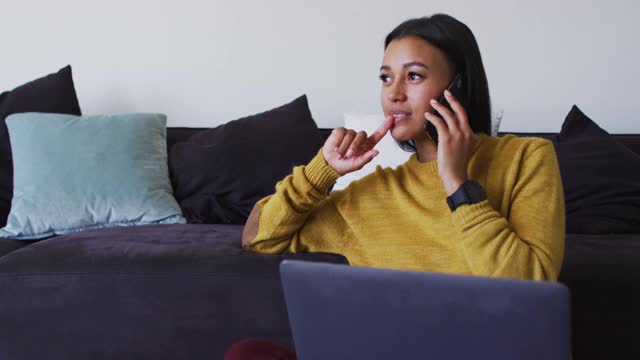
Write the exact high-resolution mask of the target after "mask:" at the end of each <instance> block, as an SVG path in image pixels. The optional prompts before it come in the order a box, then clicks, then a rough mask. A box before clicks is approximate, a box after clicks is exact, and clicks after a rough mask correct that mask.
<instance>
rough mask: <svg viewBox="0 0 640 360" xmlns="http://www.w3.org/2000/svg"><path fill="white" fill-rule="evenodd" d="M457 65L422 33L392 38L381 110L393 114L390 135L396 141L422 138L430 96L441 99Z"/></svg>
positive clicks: (383, 75)
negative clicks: (454, 66) (451, 62)
mask: <svg viewBox="0 0 640 360" xmlns="http://www.w3.org/2000/svg"><path fill="white" fill-rule="evenodd" d="M453 72H454V69H453V66H452V65H451V64H449V62H448V61H447V59H446V57H445V55H444V52H442V50H440V49H438V48H436V47H435V46H433V45H431V44H430V43H428V42H427V41H425V40H423V39H421V38H419V37H414V36H411V37H404V38H399V39H396V40H393V41H391V43H389V45H388V46H387V49H386V50H385V52H384V59H383V63H382V67H380V79H381V80H382V92H381V95H382V96H381V101H382V110H383V111H384V114H385V116H389V115H393V116H394V124H393V126H392V127H391V136H392V137H393V138H394V139H395V140H397V141H408V140H412V139H413V140H415V141H417V142H418V141H422V140H425V139H426V138H427V137H428V136H427V135H426V133H425V131H424V123H425V121H426V119H425V117H424V113H425V112H431V111H433V109H432V107H431V105H430V104H429V100H431V99H436V100H437V99H438V98H440V96H441V95H442V93H443V92H444V90H445V89H446V88H447V86H449V83H450V82H451V80H452V79H453V76H454V74H453Z"/></svg>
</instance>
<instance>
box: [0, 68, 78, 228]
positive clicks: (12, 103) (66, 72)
mask: <svg viewBox="0 0 640 360" xmlns="http://www.w3.org/2000/svg"><path fill="white" fill-rule="evenodd" d="M23 112H45V113H59V114H70V115H81V113H80V105H79V104H78V98H77V96H76V90H75V88H74V86H73V78H72V76H71V66H66V67H64V68H62V69H60V71H58V72H57V73H54V74H50V75H47V76H45V77H42V78H40V79H37V80H33V81H31V82H28V83H26V84H24V85H21V86H19V87H17V88H15V89H13V90H11V91H6V92H3V93H2V94H0V227H4V226H5V225H6V224H7V216H9V211H10V210H11V198H12V197H13V160H12V157H11V144H10V142H9V132H8V130H7V125H6V124H5V122H4V120H5V119H6V117H7V116H9V115H11V114H15V113H23Z"/></svg>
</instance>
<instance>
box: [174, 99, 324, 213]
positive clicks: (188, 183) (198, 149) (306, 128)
mask: <svg viewBox="0 0 640 360" xmlns="http://www.w3.org/2000/svg"><path fill="white" fill-rule="evenodd" d="M321 146H322V139H321V137H320V132H319V130H318V128H317V126H316V124H315V122H314V121H313V118H312V117H311V112H310V111H309V105H308V103H307V98H306V96H301V97H299V98H297V99H295V100H294V101H292V102H291V103H288V104H286V105H283V106H280V107H278V108H275V109H272V110H269V111H267V112H263V113H260V114H257V115H253V116H248V117H245V118H242V119H239V120H235V121H231V122H229V123H227V124H224V125H221V126H218V127H216V128H213V129H209V130H206V131H202V132H200V133H197V134H196V135H194V136H193V137H191V138H190V139H189V141H187V142H181V143H177V144H175V145H174V146H173V147H172V148H171V153H170V168H171V173H172V180H173V186H174V190H175V195H176V198H177V199H178V202H179V203H180V206H181V207H182V210H183V212H184V214H185V217H186V218H187V220H188V221H189V222H190V223H208V224H215V223H225V224H244V223H245V221H246V219H247V216H248V215H249V213H250V212H251V209H252V208H253V206H254V204H255V203H256V202H257V201H258V200H260V199H261V198H263V197H265V196H267V195H270V194H272V193H273V192H274V191H275V184H276V183H277V182H278V181H279V180H282V179H283V178H284V177H285V176H287V175H289V174H290V173H291V172H292V171H293V167H294V166H296V165H302V164H306V163H308V162H309V161H310V160H311V159H312V158H313V156H314V155H315V154H316V153H317V152H318V150H319V149H320V147H321Z"/></svg>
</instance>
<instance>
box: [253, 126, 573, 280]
mask: <svg viewBox="0 0 640 360" xmlns="http://www.w3.org/2000/svg"><path fill="white" fill-rule="evenodd" d="M477 136H478V141H477V142H476V145H475V148H474V150H473V155H472V156H471V160H470V162H469V167H468V175H469V178H470V179H473V180H476V181H477V182H479V183H480V184H481V185H482V187H483V188H484V190H485V192H486V193H487V197H488V199H487V200H485V201H483V202H481V203H478V204H473V205H462V206H460V207H458V208H457V209H456V211H455V212H453V213H452V212H451V210H449V207H448V206H447V203H446V197H447V194H446V193H445V190H444V186H443V185H442V182H441V180H440V178H439V176H438V164H437V160H434V161H430V162H425V163H421V162H419V161H418V160H417V158H416V155H415V154H413V155H411V157H410V158H409V160H408V161H407V162H406V163H404V164H402V165H400V166H398V167H397V168H396V169H395V170H394V169H390V168H385V169H382V168H381V167H377V168H376V171H375V172H374V173H372V174H370V175H368V176H366V177H364V178H362V179H360V180H358V181H355V182H353V183H351V184H350V185H349V186H348V187H347V188H346V189H344V190H341V191H333V192H331V193H330V195H329V196H327V191H328V188H329V186H331V184H333V183H334V182H335V180H336V179H337V178H338V177H339V174H338V173H337V172H336V171H335V170H334V169H333V168H331V166H329V165H328V164H327V163H326V161H325V160H324V157H323V156H322V151H320V152H318V154H317V155H316V157H315V158H314V159H313V160H311V162H310V163H309V164H308V165H306V166H299V167H295V168H294V169H293V174H291V175H289V176H287V177H286V178H285V179H284V180H282V181H280V182H279V183H278V184H277V185H276V192H275V194H273V195H270V196H268V197H266V198H264V199H262V200H260V201H259V202H258V206H260V210H261V211H260V217H259V225H258V232H257V234H256V237H255V238H254V239H253V240H252V241H251V244H250V248H251V250H252V251H256V252H263V253H281V252H305V251H306V252H333V253H338V254H342V255H344V256H345V257H346V258H347V259H348V260H349V262H350V263H351V265H360V266H375V267H383V268H393V269H405V270H422V271H434V272H445V273H455V274H468V275H482V276H494V277H510V278H520V279H536V280H554V281H555V280H557V278H558V272H559V271H560V266H561V264H562V258H563V253H564V237H565V215H564V214H565V212H564V194H563V190H562V182H561V179H560V171H559V168H558V163H557V160H556V155H555V151H554V148H553V145H552V143H551V142H549V141H547V140H544V139H541V138H519V137H515V136H512V135H508V136H505V137H501V138H497V137H490V136H487V135H483V134H478V135H477Z"/></svg>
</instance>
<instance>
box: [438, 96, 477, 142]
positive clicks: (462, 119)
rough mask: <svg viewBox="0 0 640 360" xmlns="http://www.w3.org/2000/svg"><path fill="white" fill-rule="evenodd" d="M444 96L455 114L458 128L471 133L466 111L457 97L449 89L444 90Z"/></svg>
mask: <svg viewBox="0 0 640 360" xmlns="http://www.w3.org/2000/svg"><path fill="white" fill-rule="evenodd" d="M444 96H445V98H446V99H447V101H448V102H449V105H451V108H452V109H453V111H454V113H455V114H456V118H457V119H458V125H459V127H460V130H461V131H462V132H463V133H465V134H467V135H468V134H473V130H471V126H469V119H468V118H467V111H466V110H465V109H464V106H462V104H461V103H460V102H459V101H458V99H456V97H455V96H453V94H452V93H451V91H449V90H445V91H444Z"/></svg>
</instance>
